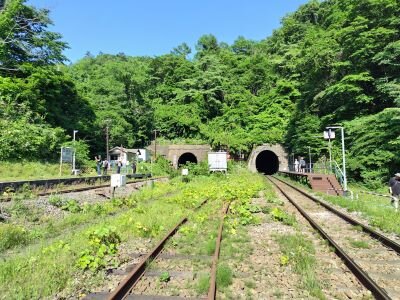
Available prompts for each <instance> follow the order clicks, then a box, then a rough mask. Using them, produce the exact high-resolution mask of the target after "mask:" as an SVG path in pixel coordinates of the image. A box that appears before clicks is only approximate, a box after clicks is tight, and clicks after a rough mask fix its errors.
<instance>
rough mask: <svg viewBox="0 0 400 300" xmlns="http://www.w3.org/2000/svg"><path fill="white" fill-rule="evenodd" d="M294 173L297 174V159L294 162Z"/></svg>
mask: <svg viewBox="0 0 400 300" xmlns="http://www.w3.org/2000/svg"><path fill="white" fill-rule="evenodd" d="M294 171H295V172H299V161H298V160H297V158H296V159H295V160H294Z"/></svg>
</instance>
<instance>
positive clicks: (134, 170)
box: [132, 160, 136, 174]
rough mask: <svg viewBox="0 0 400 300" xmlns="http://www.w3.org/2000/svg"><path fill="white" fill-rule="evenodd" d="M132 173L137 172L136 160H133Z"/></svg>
mask: <svg viewBox="0 0 400 300" xmlns="http://www.w3.org/2000/svg"><path fill="white" fill-rule="evenodd" d="M132 174H136V161H135V160H133V161H132Z"/></svg>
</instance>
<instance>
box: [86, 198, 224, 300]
mask: <svg viewBox="0 0 400 300" xmlns="http://www.w3.org/2000/svg"><path fill="white" fill-rule="evenodd" d="M206 203H207V200H205V201H203V202H202V203H201V204H200V205H199V206H198V207H197V208H195V210H194V211H197V210H199V209H200V208H202V207H203V206H204V205H205V204H206ZM228 210H229V203H225V204H224V205H223V208H222V211H221V213H220V215H221V216H220V220H219V228H218V234H217V238H216V242H215V251H214V255H213V257H212V262H211V270H210V271H209V274H210V281H209V289H208V294H207V298H190V299H208V300H212V299H215V297H216V292H217V285H216V277H217V276H216V275H217V264H218V258H219V254H220V247H221V240H222V232H223V223H224V219H225V216H226V214H227V213H228ZM187 222H188V217H184V218H182V219H181V220H180V221H179V222H178V223H177V224H176V225H175V226H174V228H172V229H171V230H170V231H169V232H168V233H167V234H166V235H165V236H164V237H163V239H162V240H161V241H160V242H159V243H158V244H157V245H156V246H155V247H154V248H153V249H152V250H150V251H149V252H148V253H147V254H146V255H145V256H144V257H143V258H142V259H141V260H140V261H139V262H138V263H137V264H134V268H133V270H132V271H130V272H129V274H128V275H127V276H126V277H125V278H123V279H122V280H121V281H120V282H119V284H118V286H117V287H116V288H115V289H114V290H113V291H112V292H100V293H92V294H89V295H88V296H87V297H86V298H85V299H90V300H92V299H110V300H111V299H112V300H118V299H188V297H186V296H184V297H179V296H174V297H168V296H162V295H146V294H145V293H142V292H139V294H135V288H136V287H137V286H138V285H139V282H140V281H141V279H142V278H143V276H144V275H145V273H146V272H149V266H150V265H151V264H152V263H153V262H155V263H156V262H157V259H161V260H165V259H168V258H169V259H171V258H174V257H175V258H183V259H189V260H190V259H193V258H197V259H199V257H196V256H195V255H170V254H169V253H164V252H163V251H165V246H166V244H167V242H168V241H169V240H170V239H171V238H172V237H173V236H174V235H175V234H176V233H177V232H178V231H179V230H180V228H181V227H182V225H184V224H186V223H187ZM200 259H205V260H206V261H207V260H209V257H207V256H206V257H204V256H203V257H202V258H200Z"/></svg>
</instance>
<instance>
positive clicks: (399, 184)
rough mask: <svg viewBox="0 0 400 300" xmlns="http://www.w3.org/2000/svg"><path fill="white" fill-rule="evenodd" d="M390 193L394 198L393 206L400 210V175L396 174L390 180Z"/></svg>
mask: <svg viewBox="0 0 400 300" xmlns="http://www.w3.org/2000/svg"><path fill="white" fill-rule="evenodd" d="M389 193H390V194H391V196H392V204H393V206H394V208H395V209H396V211H397V210H398V209H399V199H400V173H396V174H394V177H392V178H390V180H389Z"/></svg>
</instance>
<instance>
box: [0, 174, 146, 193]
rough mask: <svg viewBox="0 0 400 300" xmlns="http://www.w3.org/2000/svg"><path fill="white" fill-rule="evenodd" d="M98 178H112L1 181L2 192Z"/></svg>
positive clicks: (0, 188)
mask: <svg viewBox="0 0 400 300" xmlns="http://www.w3.org/2000/svg"><path fill="white" fill-rule="evenodd" d="M126 176H127V178H149V177H151V174H127V175H126ZM97 180H103V181H109V180H111V176H110V175H101V176H85V177H68V178H47V179H33V180H20V181H1V182H0V192H4V191H5V190H6V189H7V188H12V189H14V190H17V189H18V188H21V187H22V186H23V185H25V184H27V185H29V186H30V187H42V186H44V187H45V188H48V187H50V186H55V185H57V184H74V183H86V182H89V183H90V182H93V181H97Z"/></svg>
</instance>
